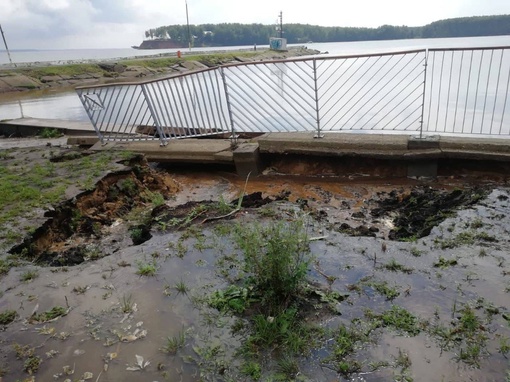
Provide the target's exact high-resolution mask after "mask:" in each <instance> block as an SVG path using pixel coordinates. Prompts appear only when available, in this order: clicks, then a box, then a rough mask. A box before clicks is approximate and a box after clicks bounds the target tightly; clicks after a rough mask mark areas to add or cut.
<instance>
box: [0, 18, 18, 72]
mask: <svg viewBox="0 0 510 382" xmlns="http://www.w3.org/2000/svg"><path fill="white" fill-rule="evenodd" d="M0 32H1V33H2V39H3V40H4V45H5V50H6V51H7V56H8V57H9V61H10V62H11V65H13V64H14V63H13V62H12V58H11V53H10V52H9V47H8V46H7V40H6V39H5V35H4V31H3V29H2V26H1V25H0ZM14 66H15V67H17V66H16V64H14Z"/></svg>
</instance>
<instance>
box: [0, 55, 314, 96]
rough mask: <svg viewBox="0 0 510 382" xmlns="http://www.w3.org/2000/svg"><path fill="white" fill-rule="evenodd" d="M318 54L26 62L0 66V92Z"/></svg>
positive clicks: (163, 74)
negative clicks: (58, 62)
mask: <svg viewBox="0 0 510 382" xmlns="http://www.w3.org/2000/svg"><path fill="white" fill-rule="evenodd" d="M319 53H320V52H319V51H317V50H315V49H308V48H306V47H303V46H300V47H291V48H289V50H287V51H282V52H279V51H271V50H269V49H263V50H259V51H253V49H248V48H247V49H241V50H235V51H229V50H221V51H204V52H182V53H181V57H180V58H179V57H178V56H177V53H160V54H158V55H154V56H136V57H133V58H122V59H120V58H119V59H112V60H94V59H91V60H80V62H79V63H78V62H76V63H70V64H65V65H62V64H59V65H52V64H49V65H48V64H47V63H27V65H24V66H22V67H18V68H13V67H12V66H10V65H9V66H8V67H5V65H0V94H2V93H15V92H25V91H30V90H43V89H50V88H65V87H68V88H69V87H70V88H75V87H77V86H83V85H100V84H106V83H109V82H134V81H137V80H141V79H152V78H158V77H164V76H171V75H172V74H178V73H182V72H186V71H190V70H197V69H202V68H207V67H215V66H220V65H224V64H228V63H232V62H248V61H259V60H260V61H262V60H277V59H285V58H290V57H299V56H307V55H315V54H319Z"/></svg>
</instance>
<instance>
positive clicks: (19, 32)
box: [0, 0, 510, 50]
mask: <svg viewBox="0 0 510 382" xmlns="http://www.w3.org/2000/svg"><path fill="white" fill-rule="evenodd" d="M187 3H188V10H189V21H190V24H205V23H214V24H215V23H223V22H227V23H233V22H236V23H261V24H273V23H275V22H276V19H277V16H278V13H279V12H280V11H283V22H284V24H285V23H303V24H312V25H323V26H352V27H377V26H380V25H384V24H390V25H408V26H420V25H424V24H427V23H430V22H432V21H436V20H440V19H445V18H452V17H464V16H480V15H495V14H510V0H314V1H303V0H301V1H299V0H256V1H251V0H188V1H187ZM305 4H307V5H305ZM0 24H1V26H2V28H3V30H4V33H5V36H6V38H7V42H8V45H9V48H10V49H11V50H14V49H70V48H127V47H130V46H131V45H139V44H140V43H141V41H142V40H143V38H144V31H145V30H147V29H149V28H156V27H158V26H162V25H172V24H186V0H0ZM3 48H4V46H3V43H1V42H0V49H3Z"/></svg>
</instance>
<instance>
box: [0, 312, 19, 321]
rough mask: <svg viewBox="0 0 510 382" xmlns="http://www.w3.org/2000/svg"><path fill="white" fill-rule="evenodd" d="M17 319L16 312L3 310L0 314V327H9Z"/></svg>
mask: <svg viewBox="0 0 510 382" xmlns="http://www.w3.org/2000/svg"><path fill="white" fill-rule="evenodd" d="M16 317H18V312H16V311H15V310H5V311H3V312H2V313H0V325H9V324H10V323H11V322H13V321H14V320H15V319H16Z"/></svg>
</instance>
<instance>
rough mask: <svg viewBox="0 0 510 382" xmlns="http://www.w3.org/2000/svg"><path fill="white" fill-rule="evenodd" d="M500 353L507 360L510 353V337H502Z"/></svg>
mask: <svg viewBox="0 0 510 382" xmlns="http://www.w3.org/2000/svg"><path fill="white" fill-rule="evenodd" d="M498 352H500V353H501V354H503V356H504V357H505V358H507V354H508V352H510V340H509V339H508V337H502V338H500V340H499V349H498Z"/></svg>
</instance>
